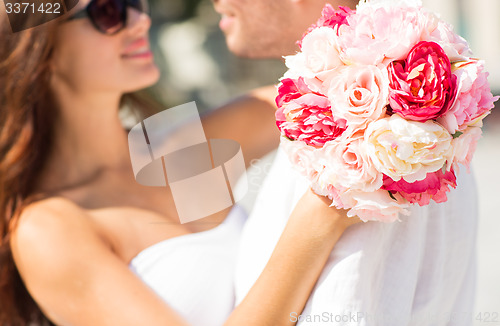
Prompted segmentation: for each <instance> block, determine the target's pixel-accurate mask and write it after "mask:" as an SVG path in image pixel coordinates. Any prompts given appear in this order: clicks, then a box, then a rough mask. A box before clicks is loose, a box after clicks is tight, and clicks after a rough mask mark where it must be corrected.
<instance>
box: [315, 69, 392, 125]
mask: <svg viewBox="0 0 500 326" xmlns="http://www.w3.org/2000/svg"><path fill="white" fill-rule="evenodd" d="M330 76H331V77H329V79H327V81H325V83H324V86H323V87H324V89H323V90H322V91H323V92H324V93H325V94H327V95H328V98H329V99H330V103H333V104H334V105H333V107H332V112H333V115H334V116H335V117H339V118H342V119H345V120H346V121H347V125H348V126H349V127H348V130H349V131H348V133H350V134H354V133H355V132H357V131H359V130H364V129H365V128H366V126H367V125H368V123H370V122H372V121H375V120H378V119H380V118H382V117H384V116H385V113H386V106H387V104H388V102H389V101H388V95H389V93H388V88H389V80H388V77H387V69H386V68H385V67H384V66H382V67H376V66H346V67H344V68H340V69H337V70H332V71H331V74H330Z"/></svg>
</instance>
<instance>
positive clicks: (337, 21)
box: [297, 3, 355, 47]
mask: <svg viewBox="0 0 500 326" xmlns="http://www.w3.org/2000/svg"><path fill="white" fill-rule="evenodd" d="M354 13H355V11H353V10H351V9H350V8H348V7H342V6H339V10H335V9H334V8H333V6H332V5H331V4H329V3H327V4H326V5H325V7H323V10H322V11H321V17H320V18H319V19H318V21H317V22H316V24H314V25H312V26H311V27H309V29H308V30H307V31H306V32H305V33H304V35H303V36H302V38H304V37H305V36H306V35H307V34H309V33H311V32H312V31H313V30H314V29H315V28H318V27H331V28H335V27H337V26H339V25H343V24H347V17H348V16H350V15H352V14H354ZM297 43H298V44H299V46H301V47H302V40H300V41H298V42H297Z"/></svg>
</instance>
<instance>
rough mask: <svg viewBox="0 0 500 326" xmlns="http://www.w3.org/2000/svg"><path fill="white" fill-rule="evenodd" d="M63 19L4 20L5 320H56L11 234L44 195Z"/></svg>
mask: <svg viewBox="0 0 500 326" xmlns="http://www.w3.org/2000/svg"><path fill="white" fill-rule="evenodd" d="M59 24H60V23H59V22H50V23H47V24H45V25H42V26H39V27H36V28H31V29H27V30H24V31H22V32H19V33H12V30H11V29H10V26H9V25H8V24H7V22H6V21H5V20H4V21H2V20H0V240H1V243H0V326H14V325H15V326H18V325H19V326H23V325H52V323H51V322H50V321H49V320H48V319H47V318H46V317H45V316H44V315H43V313H42V312H41V310H40V308H39V307H38V306H37V304H36V303H35V301H34V300H33V299H32V298H31V296H30V294H29V293H28V291H27V289H26V287H25V286H24V284H23V282H22V279H21V277H20V275H19V272H18V271H17V268H16V266H15V264H14V260H13V257H12V252H11V250H10V245H9V238H10V235H11V233H12V231H13V229H14V228H15V224H16V220H17V219H18V217H19V215H20V212H21V210H22V208H23V207H25V206H26V205H27V204H29V203H30V202H32V201H34V200H37V199H38V198H37V194H34V193H33V192H34V189H33V186H34V184H35V182H36V180H37V178H38V177H39V175H38V172H39V171H41V170H42V166H43V164H44V162H45V161H46V159H47V154H48V153H49V152H50V149H51V146H52V143H53V129H54V121H55V120H56V114H57V112H58V110H57V107H56V101H55V99H54V97H53V95H52V93H51V90H50V82H49V81H50V60H51V56H52V53H53V49H54V46H55V41H56V39H55V38H56V30H57V27H58V25H59ZM129 98H130V99H131V101H130V102H129V103H132V105H134V106H136V107H137V106H140V108H141V109H142V113H143V115H148V113H151V112H152V111H150V112H146V110H147V109H148V107H149V108H151V105H152V103H147V100H145V99H144V97H143V96H142V97H141V96H137V95H135V96H132V97H130V96H129Z"/></svg>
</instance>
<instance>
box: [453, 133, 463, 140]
mask: <svg viewBox="0 0 500 326" xmlns="http://www.w3.org/2000/svg"><path fill="white" fill-rule="evenodd" d="M462 134H463V132H461V131H457V132H456V133H454V134H453V135H452V136H453V139H455V138H458V137H460V136H461V135H462Z"/></svg>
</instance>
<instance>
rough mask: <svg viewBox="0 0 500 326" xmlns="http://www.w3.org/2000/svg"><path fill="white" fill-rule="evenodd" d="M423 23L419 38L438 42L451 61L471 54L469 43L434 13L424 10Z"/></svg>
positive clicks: (465, 57) (464, 58) (461, 59)
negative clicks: (424, 20)
mask: <svg viewBox="0 0 500 326" xmlns="http://www.w3.org/2000/svg"><path fill="white" fill-rule="evenodd" d="M426 16H427V22H426V24H425V27H424V30H423V33H422V36H421V40H422V41H428V42H436V43H438V44H439V45H440V46H441V47H442V48H443V50H444V52H445V53H446V55H447V56H448V58H449V59H450V61H451V62H455V61H463V60H466V59H467V58H468V57H470V56H472V52H471V50H470V48H469V44H468V43H467V41H466V40H465V39H463V38H462V37H461V36H460V35H458V34H456V33H455V32H454V31H453V27H452V26H451V25H450V24H448V23H446V22H444V21H443V20H441V19H439V17H437V16H436V15H435V14H433V13H430V12H426Z"/></svg>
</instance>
